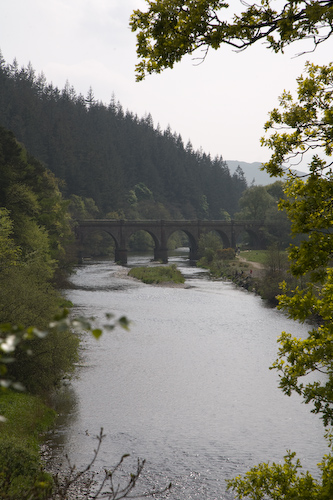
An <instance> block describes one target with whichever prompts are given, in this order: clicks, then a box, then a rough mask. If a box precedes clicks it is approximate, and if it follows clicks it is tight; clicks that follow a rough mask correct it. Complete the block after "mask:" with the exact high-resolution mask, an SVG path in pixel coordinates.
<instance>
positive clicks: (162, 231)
mask: <svg viewBox="0 0 333 500" xmlns="http://www.w3.org/2000/svg"><path fill="white" fill-rule="evenodd" d="M263 227H264V224H263V223H262V222H258V221H230V222H228V221H206V220H179V221H168V220H145V221H125V220H112V219H89V220H79V221H77V227H76V235H77V238H78V239H79V240H80V241H81V242H82V241H83V238H84V237H85V236H89V234H91V233H93V232H96V231H105V232H107V233H108V234H109V235H110V236H111V237H112V238H113V240H114V243H115V261H116V262H119V263H120V264H126V263H127V249H128V241H129V238H130V237H131V235H132V234H133V233H135V232H137V231H147V233H149V234H150V235H151V237H152V238H153V240H154V243H155V248H154V260H158V261H162V262H164V263H166V262H168V239H169V238H170V236H171V235H172V233H174V232H175V231H183V232H184V233H185V234H186V235H187V237H188V240H189V247H190V254H189V258H190V260H191V261H195V260H197V259H198V244H199V239H200V236H201V235H203V234H205V233H208V232H211V231H215V232H216V233H217V234H218V235H219V236H220V238H221V240H222V242H223V246H224V248H236V245H237V242H238V239H239V237H240V235H241V234H242V233H244V231H245V232H247V233H248V234H249V235H250V236H251V238H252V240H253V241H255V242H256V245H255V246H256V248H258V249H259V248H264V239H263V235H262V229H263ZM80 258H81V259H82V253H81V255H80Z"/></svg>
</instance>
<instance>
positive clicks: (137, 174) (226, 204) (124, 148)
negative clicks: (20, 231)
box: [0, 55, 247, 219]
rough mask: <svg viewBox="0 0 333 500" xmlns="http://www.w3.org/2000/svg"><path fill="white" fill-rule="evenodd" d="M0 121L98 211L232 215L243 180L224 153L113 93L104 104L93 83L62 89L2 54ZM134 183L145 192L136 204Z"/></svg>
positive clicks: (128, 214) (69, 192)
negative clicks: (125, 104) (137, 112)
mask: <svg viewBox="0 0 333 500" xmlns="http://www.w3.org/2000/svg"><path fill="white" fill-rule="evenodd" d="M170 118H171V119H172V117H170ZM0 125H1V126H3V127H5V128H6V129H9V130H11V131H13V133H14V134H15V136H16V137H17V139H18V140H19V141H20V142H21V143H22V144H23V145H24V146H25V147H26V148H27V150H28V151H29V153H30V154H32V155H34V156H35V157H36V158H37V159H38V160H40V161H42V162H43V163H44V164H45V165H46V167H47V168H49V169H50V170H51V171H52V172H53V173H54V174H55V175H56V177H57V178H59V179H62V180H63V181H64V183H63V186H62V187H61V190H62V193H63V195H64V196H65V197H66V198H69V197H70V196H71V195H76V196H80V197H84V198H92V199H93V200H94V201H95V203H96V205H97V207H98V209H99V214H98V215H99V216H106V215H107V214H110V213H112V215H113V216H115V217H117V216H121V217H124V218H129V219H130V218H138V217H140V218H152V216H151V214H152V206H153V208H154V212H153V213H154V218H168V217H172V218H183V217H184V218H206V219H208V218H210V219H221V218H224V217H225V216H226V212H227V213H228V214H229V215H231V216H233V214H234V213H235V212H236V211H237V209H238V200H239V198H240V196H241V194H242V192H243V191H244V189H245V188H246V187H247V186H246V181H245V178H244V176H243V174H242V172H241V171H238V172H237V173H235V174H234V175H232V176H231V175H230V172H229V169H228V167H227V164H226V163H225V162H224V161H223V159H222V157H220V158H214V159H212V158H211V157H210V156H209V155H206V154H204V153H202V152H198V151H194V150H193V148H192V146H191V145H190V144H188V145H186V146H185V145H184V144H183V141H182V138H181V136H180V135H177V134H175V133H173V132H172V131H171V130H170V129H167V130H165V131H161V130H160V129H159V127H156V128H155V127H154V125H153V122H152V118H151V116H150V115H148V116H147V117H145V118H138V117H137V116H134V115H133V114H132V113H130V112H129V111H126V112H124V110H123V109H122V106H121V105H120V103H117V102H116V101H115V100H114V99H112V100H111V102H110V104H109V105H105V104H103V103H102V102H99V101H97V100H95V98H94V96H93V93H92V90H91V89H90V91H89V92H88V94H87V96H86V97H83V96H82V95H77V93H76V91H75V89H74V88H73V87H71V86H70V85H69V84H66V85H65V87H64V88H63V89H62V90H60V89H59V88H57V87H54V86H53V85H52V83H47V81H46V78H45V76H44V75H43V74H42V75H36V73H35V71H34V69H33V68H32V66H31V65H29V66H28V67H26V68H25V67H19V65H18V64H17V62H16V60H14V62H13V63H12V64H7V63H6V62H5V61H4V59H3V58H2V56H1V55H0ZM138 186H139V187H140V189H139V194H140V193H141V194H142V193H145V194H146V196H145V203H146V207H143V208H145V210H144V209H141V210H140V211H138V210H137V205H136V204H137V202H138V201H142V199H141V200H138V199H137V198H138V196H137V195H138ZM147 193H148V196H147ZM141 198H142V197H141ZM109 216H110V215H109Z"/></svg>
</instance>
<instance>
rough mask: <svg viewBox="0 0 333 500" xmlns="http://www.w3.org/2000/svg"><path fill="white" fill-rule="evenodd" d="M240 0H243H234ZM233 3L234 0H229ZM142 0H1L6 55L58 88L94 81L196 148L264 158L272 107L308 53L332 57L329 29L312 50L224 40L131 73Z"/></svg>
mask: <svg viewBox="0 0 333 500" xmlns="http://www.w3.org/2000/svg"><path fill="white" fill-rule="evenodd" d="M233 1H234V2H238V4H240V2H239V1H238V0H233ZM230 3H231V2H230ZM134 9H141V10H144V9H145V1H144V0H0V49H1V52H2V56H3V58H4V59H5V61H6V62H7V63H12V62H13V60H14V58H16V59H17V62H18V64H19V66H27V65H28V63H29V62H31V64H32V66H33V68H34V69H35V71H36V73H37V74H39V73H41V72H43V73H44V74H45V77H46V79H47V82H51V81H52V83H53V84H54V85H55V86H57V87H59V88H60V89H62V88H63V87H64V86H65V84H66V81H68V82H69V83H70V85H72V86H73V87H74V88H75V90H76V92H77V93H78V94H80V93H81V94H83V95H84V96H86V95H87V93H88V90H89V88H90V87H92V89H93V93H94V96H95V98H96V99H97V100H99V101H102V102H103V103H105V104H106V105H108V104H109V102H110V100H111V98H112V96H113V95H114V96H115V98H116V101H119V102H120V104H121V105H122V106H123V108H124V110H129V111H130V112H132V113H134V114H137V115H138V116H139V117H144V116H145V115H147V114H148V113H150V114H151V116H152V118H153V122H154V126H155V127H157V125H158V124H159V126H160V127H161V129H162V130H165V129H166V128H167V127H168V126H170V128H171V130H172V132H175V133H177V134H180V135H181V136H182V139H183V142H184V144H185V145H186V144H187V142H188V141H189V140H190V141H191V143H192V145H193V148H194V149H195V150H199V149H202V151H203V152H205V153H207V154H208V153H209V154H211V156H212V157H215V156H222V157H223V159H225V160H236V161H244V162H248V163H252V162H265V161H267V160H268V159H269V158H270V151H269V150H268V149H267V148H263V147H261V145H260V138H261V137H262V136H263V134H264V130H263V127H264V124H265V122H266V121H267V119H268V114H269V111H271V110H272V109H273V108H274V107H277V105H278V97H279V96H280V95H281V93H282V92H283V91H284V90H290V91H292V92H293V93H294V92H295V89H296V78H297V77H298V76H300V75H301V74H302V73H303V72H304V66H305V62H306V61H311V62H315V63H316V64H327V63H328V62H330V59H331V57H330V56H331V54H332V53H333V40H332V38H331V39H330V40H329V41H327V42H325V43H324V44H322V45H321V46H320V47H319V48H318V49H317V50H316V51H315V52H312V53H307V54H305V55H304V56H299V57H295V56H296V55H297V54H298V53H299V52H301V51H303V50H305V49H307V48H309V49H310V46H307V45H306V42H297V43H296V44H294V45H291V46H290V47H289V48H287V50H286V51H285V54H284V55H282V54H274V53H273V52H272V51H270V50H269V49H267V48H266V47H265V46H264V45H259V44H258V45H255V46H253V47H250V48H249V49H247V50H245V51H243V52H235V51H233V50H232V49H231V48H229V47H227V46H225V47H222V48H220V49H218V50H216V51H214V50H211V51H209V53H208V56H207V57H206V59H205V61H204V62H202V63H201V64H198V60H197V58H198V57H200V52H197V53H194V54H193V56H186V57H185V58H184V59H183V61H182V62H180V63H178V64H177V65H175V66H174V68H173V69H167V70H165V71H164V72H163V73H161V74H159V75H149V76H147V77H146V79H145V80H144V81H143V82H136V81H135V64H136V63H137V56H136V49H135V46H136V35H135V33H132V32H131V30H130V27H129V18H130V15H131V13H132V11H133V10H134Z"/></svg>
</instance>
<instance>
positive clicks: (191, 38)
mask: <svg viewBox="0 0 333 500" xmlns="http://www.w3.org/2000/svg"><path fill="white" fill-rule="evenodd" d="M146 3H147V7H148V8H147V10H146V11H141V10H135V11H134V12H133V14H132V16H131V21H130V26H131V28H132V31H136V32H137V55H138V57H139V58H140V62H139V63H138V64H137V66H136V73H137V80H143V79H144V77H145V76H146V74H150V73H160V72H161V71H163V70H164V69H165V68H172V67H173V66H174V64H175V63H176V62H179V61H180V60H181V59H182V58H183V57H184V56H185V55H186V54H192V53H193V52H194V51H195V50H197V49H201V50H202V51H203V56H201V59H204V58H205V56H206V54H207V52H208V50H209V48H212V49H218V48H219V47H221V45H229V46H231V47H233V48H235V49H236V50H244V49H246V48H247V47H249V46H250V45H253V44H255V43H257V42H260V41H264V42H265V44H266V45H267V47H268V48H270V49H272V50H273V51H274V52H283V50H284V48H285V47H286V46H287V45H289V44H291V43H293V42H295V41H297V40H301V39H311V40H312V42H313V48H316V46H317V45H319V44H320V43H322V42H325V41H326V40H327V39H328V38H329V37H330V36H331V35H332V32H333V28H332V18H333V6H332V2H331V1H329V0H321V1H319V2H318V1H313V0H310V1H304V0H289V1H284V2H280V3H279V5H278V6H276V3H277V2H273V1H271V0H262V1H261V2H258V3H253V2H251V4H252V5H251V4H248V3H246V2H241V3H242V4H243V6H244V7H245V10H244V12H242V13H240V14H237V13H236V12H235V11H234V10H232V9H233V7H230V5H229V4H228V3H226V2H225V1H223V0H200V1H195V2H194V1H193V0H146ZM233 3H236V2H233Z"/></svg>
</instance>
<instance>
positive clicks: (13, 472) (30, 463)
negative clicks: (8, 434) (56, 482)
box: [0, 438, 53, 500]
mask: <svg viewBox="0 0 333 500" xmlns="http://www.w3.org/2000/svg"><path fill="white" fill-rule="evenodd" d="M52 484H53V480H52V476H51V475H50V474H47V473H46V472H44V471H43V470H42V467H41V464H40V460H39V455H38V453H37V452H34V451H32V450H31V449H28V448H25V447H24V446H22V445H21V444H19V443H18V442H17V441H16V439H14V438H12V439H6V440H0V498H6V499H7V500H25V499H31V498H33V499H43V498H48V496H49V494H50V492H51V490H52Z"/></svg>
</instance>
